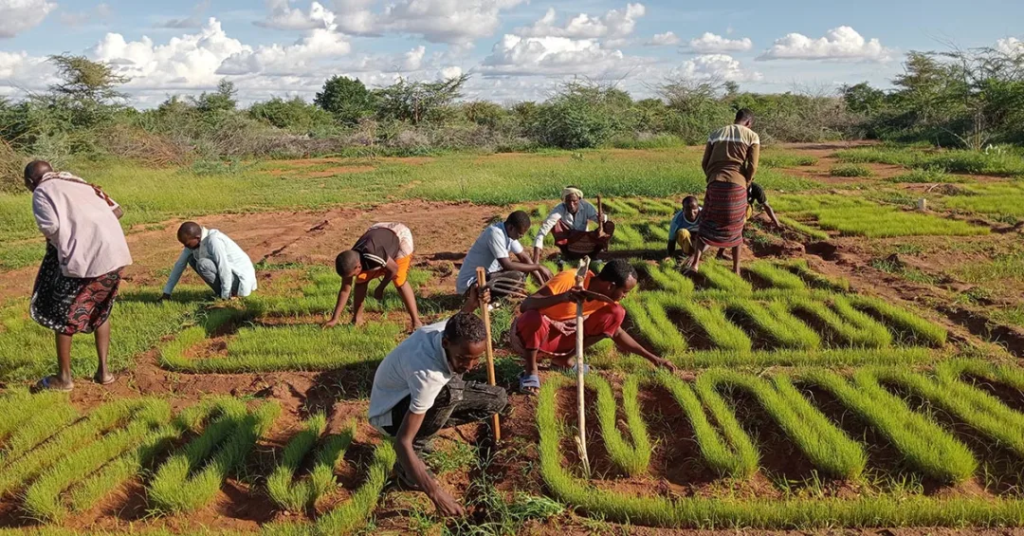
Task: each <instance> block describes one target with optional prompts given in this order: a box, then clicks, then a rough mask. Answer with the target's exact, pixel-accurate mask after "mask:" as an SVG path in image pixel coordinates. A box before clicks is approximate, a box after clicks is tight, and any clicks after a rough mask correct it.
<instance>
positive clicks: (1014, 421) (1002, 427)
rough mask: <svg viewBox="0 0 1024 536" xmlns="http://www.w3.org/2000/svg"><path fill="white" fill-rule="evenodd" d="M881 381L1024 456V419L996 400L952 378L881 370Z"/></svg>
mask: <svg viewBox="0 0 1024 536" xmlns="http://www.w3.org/2000/svg"><path fill="white" fill-rule="evenodd" d="M875 375H876V377H877V378H878V379H879V380H882V381H886V382H892V383H896V384H898V385H900V386H903V387H905V388H907V389H910V390H911V391H913V392H914V393H915V394H917V395H918V396H920V397H921V398H924V399H925V400H928V401H929V402H931V403H932V404H934V405H936V406H938V407H941V408H943V409H945V410H946V411H948V412H950V413H951V414H953V415H955V416H956V417H957V418H958V419H960V420H961V421H963V422H965V423H967V424H968V425H970V426H971V427H973V428H974V429H976V430H978V431H980V432H981V433H983V434H985V435H987V436H988V437H990V438H992V439H993V440H995V441H997V442H998V443H1001V444H1002V445H1004V446H1006V447H1008V448H1010V449H1011V450H1013V451H1014V452H1016V453H1017V454H1018V455H1020V456H1024V415H1021V414H1020V413H1017V412H1015V411H1013V410H1011V409H1010V408H1008V407H1006V405H1005V404H1003V403H1002V402H1000V401H999V399H997V398H996V397H994V396H992V395H990V394H988V393H986V392H984V391H981V390H979V389H975V388H973V387H970V386H968V385H966V384H964V383H962V382H960V381H956V380H954V379H953V378H949V377H945V378H943V377H941V376H940V377H939V379H932V378H928V377H925V376H923V375H921V374H913V373H910V372H907V371H904V370H897V369H878V370H876V371H875Z"/></svg>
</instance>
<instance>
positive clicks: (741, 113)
mask: <svg viewBox="0 0 1024 536" xmlns="http://www.w3.org/2000/svg"><path fill="white" fill-rule="evenodd" d="M753 120H754V112H753V111H751V109H750V108H740V109H739V110H738V111H737V112H736V122H737V123H742V122H744V121H753Z"/></svg>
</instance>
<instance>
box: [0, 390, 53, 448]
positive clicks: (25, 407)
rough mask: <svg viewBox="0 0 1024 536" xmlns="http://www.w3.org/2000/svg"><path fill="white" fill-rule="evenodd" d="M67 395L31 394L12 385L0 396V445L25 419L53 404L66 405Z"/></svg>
mask: <svg viewBox="0 0 1024 536" xmlns="http://www.w3.org/2000/svg"><path fill="white" fill-rule="evenodd" d="M67 403H68V395H67V394H66V393H59V392H56V391H44V392H42V393H39V394H36V395H32V394H31V393H29V391H28V389H22V388H15V387H12V388H10V389H8V391H7V392H6V393H4V394H3V396H2V397H0V445H3V444H4V441H5V440H6V439H7V438H8V437H9V436H10V434H11V432H13V431H15V430H17V429H18V428H19V427H20V426H21V424H22V423H24V422H25V421H26V420H28V419H31V418H34V417H35V416H36V415H38V414H39V412H41V411H45V410H47V409H48V408H50V407H52V406H54V405H58V404H61V405H67Z"/></svg>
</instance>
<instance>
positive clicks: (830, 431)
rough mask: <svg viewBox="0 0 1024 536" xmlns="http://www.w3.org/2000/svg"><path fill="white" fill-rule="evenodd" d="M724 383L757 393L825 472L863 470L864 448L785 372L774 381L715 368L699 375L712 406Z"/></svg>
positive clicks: (718, 402)
mask: <svg viewBox="0 0 1024 536" xmlns="http://www.w3.org/2000/svg"><path fill="white" fill-rule="evenodd" d="M722 385H729V386H733V387H738V388H741V389H744V390H746V391H749V392H750V393H751V394H752V395H754V397H756V398H757V400H758V402H759V403H760V404H761V406H762V407H763V408H764V409H765V411H767V412H768V414H770V415H771V416H772V418H774V419H775V421H776V422H777V423H778V424H779V426H780V427H781V428H782V429H783V431H785V432H786V435H787V436H788V437H789V438H790V439H792V440H793V441H794V442H796V444H797V446H799V447H800V450H802V451H803V452H804V454H806V455H807V458H808V459H809V460H810V461H811V463H813V464H814V466H815V467H817V468H818V469H820V470H821V471H822V472H824V473H825V474H828V475H830V476H833V477H838V478H846V479H854V478H856V477H858V476H859V475H860V474H861V473H862V472H863V471H864V466H865V465H866V464H867V454H866V453H865V452H864V448H863V447H861V445H860V444H859V443H857V442H856V441H854V440H853V439H850V437H849V436H847V435H846V434H845V433H844V432H843V431H842V430H839V429H838V428H836V427H835V425H833V424H832V423H831V422H830V421H829V420H828V418H827V417H825V415H823V414H822V413H821V412H820V411H818V410H817V409H816V408H815V407H814V406H813V405H811V403H810V402H808V401H807V399H806V398H804V397H803V395H801V394H800V393H799V392H798V391H797V390H796V389H795V388H794V387H793V385H792V384H791V383H790V381H789V379H788V378H786V377H785V376H776V377H775V378H774V385H773V384H770V383H768V382H767V381H765V380H762V379H760V378H758V377H755V376H751V375H748V374H741V373H738V372H733V371H727V370H724V369H714V370H709V371H707V372H705V373H703V374H701V375H700V377H699V378H698V379H697V390H698V391H699V392H700V393H701V397H702V398H704V403H705V404H706V405H708V406H709V407H716V408H718V407H722V406H723V404H724V403H723V402H722V401H721V400H720V395H718V393H717V392H716V389H717V388H719V387H720V386H722ZM720 422H721V421H720Z"/></svg>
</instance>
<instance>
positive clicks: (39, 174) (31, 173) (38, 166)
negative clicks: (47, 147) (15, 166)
mask: <svg viewBox="0 0 1024 536" xmlns="http://www.w3.org/2000/svg"><path fill="white" fill-rule="evenodd" d="M51 171H53V168H52V167H50V163H49V162H47V161H45V160H33V161H31V162H29V163H28V165H27V166H25V182H31V183H33V184H35V183H36V182H37V181H38V180H39V179H41V178H43V175H46V174H47V173H49V172H51Z"/></svg>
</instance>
